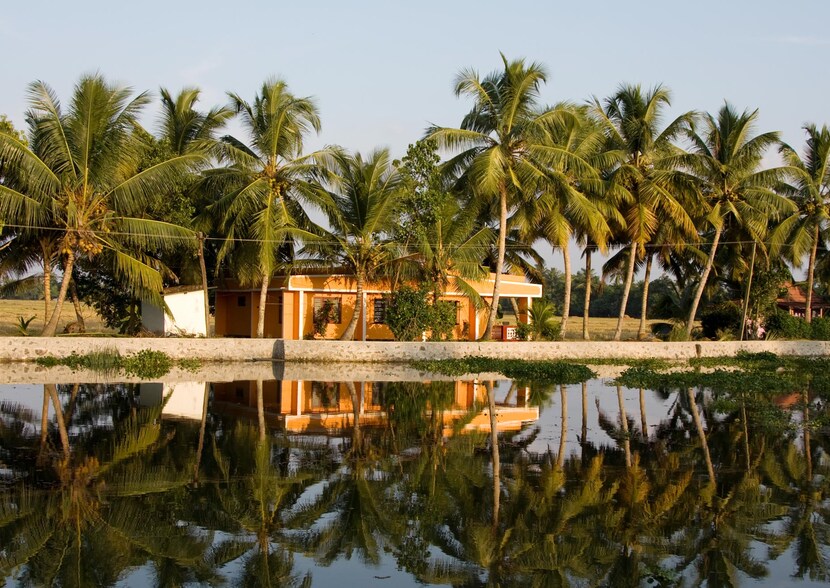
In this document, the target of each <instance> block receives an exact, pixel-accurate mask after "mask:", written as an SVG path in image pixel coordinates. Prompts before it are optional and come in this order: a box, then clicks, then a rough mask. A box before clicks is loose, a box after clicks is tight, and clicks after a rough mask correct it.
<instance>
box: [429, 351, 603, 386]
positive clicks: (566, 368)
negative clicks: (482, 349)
mask: <svg viewBox="0 0 830 588" xmlns="http://www.w3.org/2000/svg"><path fill="white" fill-rule="evenodd" d="M414 365H415V367H417V368H418V369H422V370H425V371H429V372H435V373H439V374H444V375H447V376H463V375H466V374H479V373H483V372H498V373H500V374H502V375H504V376H506V377H508V378H511V379H515V380H520V381H525V382H528V381H531V382H543V383H545V384H579V383H581V382H585V381H586V380H589V379H591V378H595V377H596V373H594V371H593V370H591V369H590V368H588V367H587V366H585V365H583V364H580V363H569V362H566V361H525V360H521V359H491V358H488V357H466V358H463V359H447V360H440V361H416V362H414Z"/></svg>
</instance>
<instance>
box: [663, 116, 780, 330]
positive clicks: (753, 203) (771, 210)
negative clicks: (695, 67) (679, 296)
mask: <svg viewBox="0 0 830 588" xmlns="http://www.w3.org/2000/svg"><path fill="white" fill-rule="evenodd" d="M757 118H758V111H757V110H754V111H752V112H750V111H748V110H745V111H744V112H743V113H740V114H739V113H738V112H737V111H736V110H735V109H734V108H733V107H732V106H731V105H730V104H728V103H725V104H724V105H723V107H722V108H721V109H720V111H719V112H718V117H717V119H716V118H715V117H713V116H712V115H711V114H706V115H705V116H704V117H703V130H702V135H701V134H700V133H698V132H696V131H695V130H694V129H691V131H690V132H689V139H690V140H691V142H692V151H691V153H690V154H688V155H687V156H682V157H680V158H678V161H679V162H680V163H681V165H683V166H684V167H686V168H687V169H688V170H689V171H690V172H691V173H692V174H694V175H695V177H696V178H697V179H698V181H699V182H700V183H701V193H702V195H703V199H704V203H705V206H706V221H707V222H708V223H709V224H710V225H711V226H712V227H713V228H714V231H715V232H714V235H713V237H712V244H711V246H710V248H709V256H708V258H707V259H706V265H705V266H704V268H703V273H702V274H701V276H700V282H699V283H698V286H697V290H696V291H695V295H694V298H693V299H692V306H691V309H690V310H689V317H688V319H687V322H686V337H687V338H688V337H690V336H691V334H692V328H693V327H694V320H695V315H696V314H697V307H698V304H699V303H700V299H701V297H702V296H703V290H704V288H705V287H706V281H707V279H708V278H709V273H710V272H711V271H712V267H713V265H714V261H715V254H716V252H717V249H718V243H719V242H720V237H721V234H722V232H723V230H724V227H725V226H727V225H729V224H733V225H735V226H737V227H741V228H742V229H744V230H745V231H746V232H747V233H748V235H749V236H750V238H751V239H752V240H753V241H756V242H761V241H763V240H764V237H765V235H766V231H767V227H768V224H769V222H770V221H772V220H776V219H777V218H778V216H779V215H781V214H782V213H784V212H791V211H792V210H793V206H792V203H791V202H789V201H788V200H786V199H785V198H784V197H782V196H780V195H779V194H777V193H776V192H775V191H774V189H773V187H774V186H775V185H776V184H777V183H778V182H779V180H780V179H781V175H782V172H783V171H784V170H783V169H782V168H774V169H766V170H761V169H759V167H760V165H761V160H762V158H763V156H764V153H765V152H766V150H767V148H769V147H771V146H772V145H774V144H776V143H777V142H778V133H762V134H760V135H755V136H752V131H753V127H754V126H755V122H756V120H757Z"/></svg>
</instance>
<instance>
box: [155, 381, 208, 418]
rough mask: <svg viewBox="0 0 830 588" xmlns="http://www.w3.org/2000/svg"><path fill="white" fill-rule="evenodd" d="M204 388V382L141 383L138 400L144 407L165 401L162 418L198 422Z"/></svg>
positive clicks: (202, 403) (203, 399)
mask: <svg viewBox="0 0 830 588" xmlns="http://www.w3.org/2000/svg"><path fill="white" fill-rule="evenodd" d="M205 388H206V387H205V383H204V382H168V383H160V382H142V383H141V386H140V388H139V389H140V396H139V399H140V402H141V404H142V405H144V406H156V405H159V404H161V403H162V401H164V400H165V399H166V400H167V402H166V403H165V405H164V408H163V409H162V411H161V414H162V416H164V417H169V418H182V419H196V420H199V419H201V418H202V409H203V406H204V402H205V391H206V390H205Z"/></svg>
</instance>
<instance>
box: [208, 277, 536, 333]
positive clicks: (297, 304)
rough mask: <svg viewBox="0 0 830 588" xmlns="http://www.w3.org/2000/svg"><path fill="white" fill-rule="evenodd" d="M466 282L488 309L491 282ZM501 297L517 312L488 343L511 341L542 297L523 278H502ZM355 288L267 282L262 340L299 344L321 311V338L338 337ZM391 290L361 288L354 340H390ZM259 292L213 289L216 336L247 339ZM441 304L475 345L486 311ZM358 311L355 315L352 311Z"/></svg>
mask: <svg viewBox="0 0 830 588" xmlns="http://www.w3.org/2000/svg"><path fill="white" fill-rule="evenodd" d="M494 277H495V274H490V277H489V279H487V280H484V281H481V282H476V281H468V284H470V285H471V286H472V287H473V288H474V289H475V291H476V292H477V293H478V294H479V295H480V296H481V297H482V298H483V299H484V301H485V303H487V304H488V305H489V301H490V300H491V299H492V294H493V279H494ZM501 278H502V279H501V297H502V299H504V300H507V299H509V298H513V299H514V300H515V302H516V308H517V310H518V313H512V314H510V316H509V317H508V316H505V317H504V319H503V320H498V321H496V326H495V327H494V329H493V333H492V334H491V338H492V339H495V340H510V339H515V338H516V324H517V323H519V322H522V323H527V321H528V308H530V305H531V300H532V299H533V298H541V297H542V286H541V284H531V283H529V282H527V280H525V278H524V277H523V276H513V275H503V276H502V277H501ZM356 293H357V286H356V283H355V279H354V277H353V276H348V275H340V274H319V275H311V274H305V275H291V276H278V277H275V278H273V279H272V280H271V284H270V285H269V287H268V295H267V298H266V302H265V336H266V337H269V338H276V339H293V340H297V339H304V338H307V337H311V336H312V335H313V334H314V318H315V312H316V313H318V314H319V313H320V310H321V308H323V307H324V305H325V306H326V308H327V309H328V310H329V311H330V316H332V317H333V320H331V321H330V322H329V323H328V324H327V325H326V327H325V333H324V338H326V339H336V338H338V337H340V335H341V334H342V333H343V331H344V330H345V329H346V326H347V325H348V324H349V321H350V320H351V318H352V314H353V313H354V312H355V307H357V308H358V309H359V308H360V304H359V303H357V304H356V302H357V301H356V298H357V296H356ZM390 294H391V290H390V288H389V285H388V284H383V283H379V282H375V283H371V282H370V283H368V284H366V285H365V286H364V290H363V296H364V298H365V308H366V316H364V317H360V318H359V319H358V323H357V329H356V331H355V339H357V340H375V341H378V340H392V339H394V337H393V335H392V331H391V330H390V329H389V327H388V326H386V323H385V314H386V303H387V300H388V297H389V295H390ZM259 298H260V296H259V287H242V286H239V285H238V284H235V283H233V282H227V283H226V284H225V285H224V286H223V287H219V288H217V290H216V336H217V337H253V336H255V335H256V326H257V320H258V317H259ZM441 300H444V301H447V302H451V303H454V304H455V306H456V327H455V331H454V332H453V337H454V338H455V339H458V340H476V339H478V338H479V337H480V336H481V334H482V332H483V330H484V329H485V328H486V326H487V309H476V308H475V306H474V305H473V304H471V301H470V299H469V298H468V297H467V296H465V295H464V294H462V293H461V292H460V291H458V290H453V289H452V287H451V288H450V289H448V291H447V292H445V293H444V294H443V295H442V296H441ZM358 312H360V311H359V310H358Z"/></svg>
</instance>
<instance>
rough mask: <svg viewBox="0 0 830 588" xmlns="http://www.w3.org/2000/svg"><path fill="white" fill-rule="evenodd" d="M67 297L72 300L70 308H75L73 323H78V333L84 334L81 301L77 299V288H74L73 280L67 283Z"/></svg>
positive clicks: (84, 326) (84, 325) (84, 327)
mask: <svg viewBox="0 0 830 588" xmlns="http://www.w3.org/2000/svg"><path fill="white" fill-rule="evenodd" d="M69 297H70V298H71V299H72V306H73V307H74V308H75V322H76V323H78V332H80V333H86V324H85V323H84V315H83V313H82V312H81V301H80V299H79V298H78V288H76V287H75V280H74V279H73V280H72V281H71V282H69Z"/></svg>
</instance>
